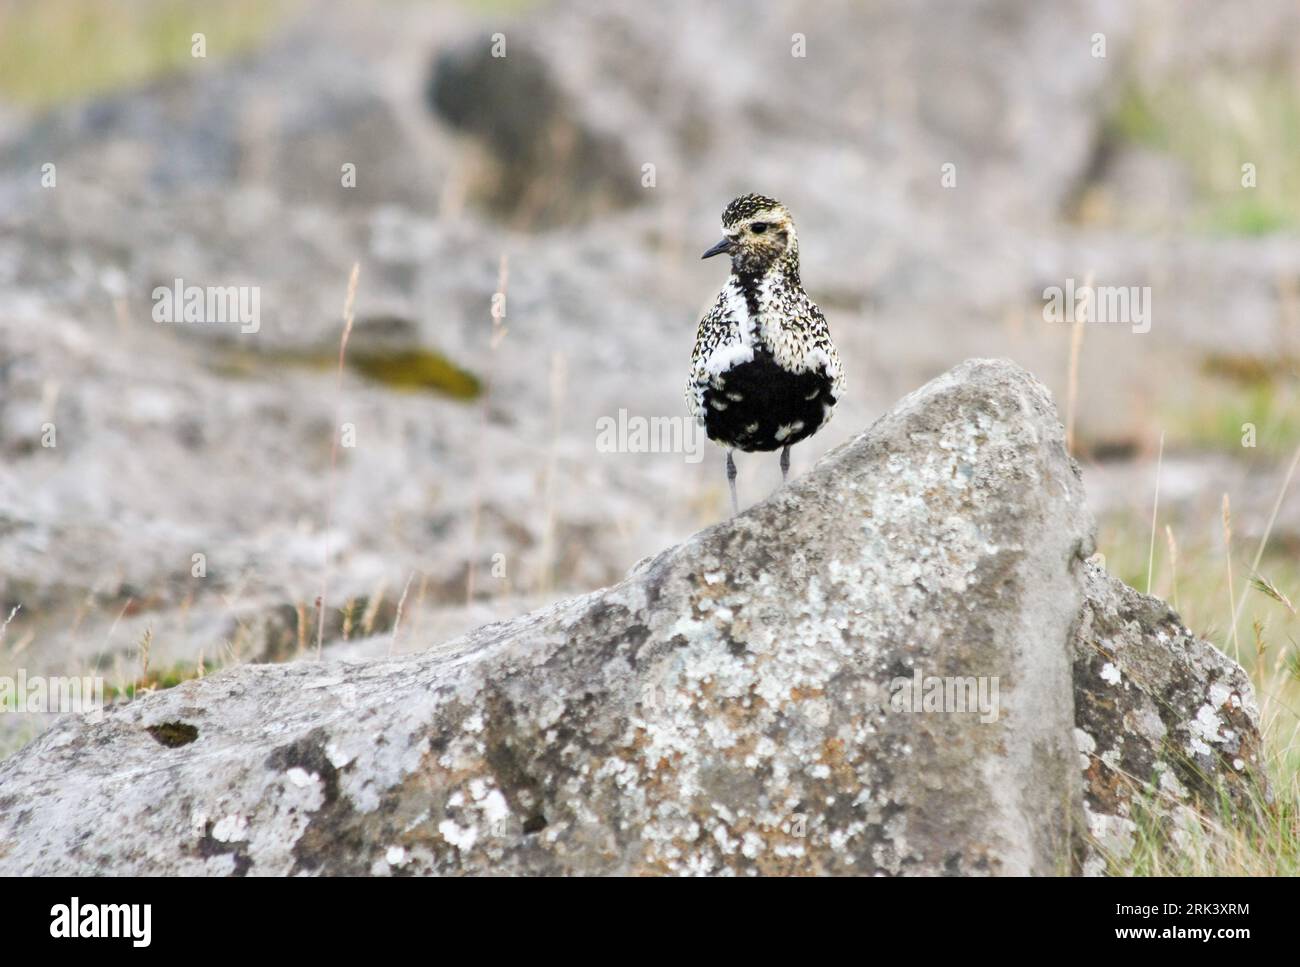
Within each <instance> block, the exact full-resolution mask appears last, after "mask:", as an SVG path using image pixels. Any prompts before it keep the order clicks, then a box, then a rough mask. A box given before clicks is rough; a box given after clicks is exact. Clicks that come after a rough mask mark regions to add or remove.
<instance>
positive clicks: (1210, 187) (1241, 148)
mask: <svg viewBox="0 0 1300 967" xmlns="http://www.w3.org/2000/svg"><path fill="white" fill-rule="evenodd" d="M1105 133H1106V136H1107V137H1108V138H1109V139H1110V140H1111V141H1112V142H1118V143H1120V144H1124V143H1127V144H1134V145H1140V146H1142V147H1146V148H1150V149H1153V150H1155V151H1160V152H1164V153H1168V154H1170V155H1172V156H1173V157H1175V158H1177V159H1178V160H1180V161H1181V162H1182V163H1183V164H1184V166H1185V168H1186V170H1187V171H1189V172H1190V174H1191V177H1192V181H1193V185H1194V189H1195V193H1196V199H1195V206H1194V211H1193V212H1192V214H1191V224H1190V226H1189V227H1190V228H1192V229H1194V230H1198V231H1201V232H1205V233H1209V234H1217V235H1266V234H1270V233H1272V232H1277V231H1283V230H1288V229H1296V228H1297V227H1300V85H1298V84H1297V83H1296V81H1295V80H1294V79H1293V78H1290V77H1287V76H1286V75H1285V74H1280V73H1277V72H1266V71H1264V70H1255V71H1234V72H1232V73H1231V74H1228V73H1226V72H1221V71H1215V70H1213V69H1208V68H1207V70H1206V71H1205V72H1204V73H1203V74H1202V75H1199V76H1198V77H1197V78H1196V79H1195V80H1194V81H1191V82H1189V81H1185V80H1182V81H1167V82H1163V83H1159V84H1143V83H1140V82H1138V81H1136V80H1134V81H1132V82H1131V83H1130V84H1129V86H1128V88H1127V89H1126V90H1125V92H1124V94H1123V95H1122V96H1121V98H1120V99H1119V102H1118V104H1117V106H1116V109H1115V111H1114V113H1113V114H1112V116H1111V117H1110V119H1109V121H1108V123H1107V125H1106V132H1105ZM1246 163H1249V164H1253V165H1254V166H1255V178H1256V184H1255V187H1253V188H1247V187H1244V186H1243V185H1242V165H1243V164H1246Z"/></svg>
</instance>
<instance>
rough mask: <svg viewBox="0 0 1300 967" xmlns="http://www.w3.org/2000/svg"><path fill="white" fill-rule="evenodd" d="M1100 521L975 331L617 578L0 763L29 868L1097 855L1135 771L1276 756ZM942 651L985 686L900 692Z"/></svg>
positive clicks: (999, 865)
mask: <svg viewBox="0 0 1300 967" xmlns="http://www.w3.org/2000/svg"><path fill="white" fill-rule="evenodd" d="M1092 526H1093V525H1092V521H1091V518H1090V515H1089V514H1088V512H1087V509H1086V507H1085V504H1084V499H1083V491H1082V484H1081V480H1080V477H1079V471H1078V467H1077V466H1076V465H1075V463H1074V461H1073V460H1072V459H1071V458H1070V457H1069V456H1068V454H1067V453H1066V450H1065V440H1064V431H1063V429H1062V427H1061V425H1060V423H1059V422H1058V419H1057V416H1056V412H1055V409H1054V407H1053V405H1052V401H1051V399H1050V398H1049V396H1048V394H1047V391H1046V389H1045V388H1044V387H1043V386H1042V385H1041V384H1040V383H1038V382H1037V381H1035V380H1034V379H1033V378H1032V377H1031V376H1029V375H1028V374H1027V373H1025V372H1024V371H1023V370H1020V369H1018V368H1017V367H1015V366H1013V365H1011V364H1009V363H1006V362H995V361H984V360H976V361H972V362H969V363H966V364H964V365H962V366H960V367H958V368H957V369H955V370H953V371H952V372H950V373H948V374H945V375H944V376H941V377H940V378H938V379H936V380H934V381H933V382H931V383H929V384H928V385H926V386H925V387H923V388H922V389H920V390H918V391H916V392H915V393H912V394H910V395H909V396H907V397H906V398H905V399H903V400H902V401H901V402H900V403H899V404H898V405H897V406H896V407H894V408H893V409H892V410H891V411H890V412H889V413H888V414H886V415H885V416H884V417H883V418H881V419H880V420H879V421H878V422H877V423H875V425H874V426H872V428H871V429H870V430H868V431H866V432H864V433H862V434H860V435H859V436H857V437H855V438H853V439H852V440H850V441H849V442H847V443H845V444H844V445H843V446H841V447H839V448H837V449H836V450H834V451H833V452H832V453H830V454H828V455H827V456H826V457H825V458H824V459H823V460H822V461H820V462H819V463H818V464H817V466H816V467H815V468H814V469H813V470H812V471H810V472H809V473H808V474H806V475H805V476H803V477H802V478H801V479H799V480H798V481H797V482H795V483H794V484H793V485H791V486H790V487H788V488H786V489H784V490H782V491H781V492H780V493H779V494H776V495H774V496H772V497H770V498H768V499H767V500H765V501H764V502H762V503H761V504H759V505H758V506H757V507H755V508H753V509H752V510H750V511H748V512H746V513H744V514H742V515H740V516H738V517H736V518H733V519H732V520H729V521H726V522H724V523H721V524H718V525H715V526H713V527H711V528H709V529H707V530H705V531H702V532H701V533H699V534H697V535H696V536H694V537H693V538H691V539H690V540H688V541H687V542H685V543H683V544H681V545H678V546H676V547H672V548H669V549H667V550H665V551H663V552H662V553H660V554H658V555H657V556H655V557H653V558H651V559H648V560H646V561H643V562H641V563H640V564H638V566H637V567H636V568H635V569H634V570H633V571H632V573H631V574H629V575H628V577H627V578H626V579H625V580H623V581H622V582H620V583H619V584H617V585H615V586H613V587H611V588H608V589H605V590H603V591H598V592H594V593H591V594H587V595H582V596H579V597H575V598H571V599H569V600H567V601H564V602H561V603H559V604H556V605H553V606H551V607H548V608H545V609H542V610H539V611H537V612H534V613H533V614H530V615H528V616H526V617H523V618H519V619H515V620H513V621H508V622H503V623H496V624H491V625H487V626H485V627H483V628H480V629H478V630H477V631H474V632H471V633H470V634H469V635H467V636H465V637H463V638H459V639H456V640H453V641H450V642H447V643H446V644H443V645H439V646H437V647H434V648H431V649H429V650H426V651H423V652H421V653H419V654H417V655H412V656H407V657H401V658H378V659H370V660H362V661H329V662H326V663H316V662H292V663H288V664H281V665H264V666H257V665H253V666H244V667H241V668H237V669H231V670H228V671H225V672H222V673H220V674H219V675H216V676H213V677H211V678H208V679H205V680H203V681H190V682H186V683H183V684H181V685H178V686H177V687H175V688H172V689H169V690H166V691H162V692H159V693H157V694H154V695H152V696H149V697H147V698H142V699H140V700H137V701H135V702H131V703H128V704H125V705H120V706H117V707H115V708H113V709H110V710H109V711H108V712H107V713H106V714H103V715H102V716H100V718H99V719H98V720H95V719H92V718H91V717H88V716H83V717H75V716H68V717H65V718H64V719H62V720H60V722H59V723H58V724H57V725H55V726H54V727H53V728H52V729H50V730H49V731H47V732H46V733H45V735H43V736H42V737H41V738H40V739H39V740H38V741H37V742H35V743H34V744H32V745H31V746H29V747H28V748H27V749H26V750H24V751H23V752H21V753H19V754H18V755H17V756H14V757H11V758H10V759H9V760H7V761H6V762H5V763H3V764H0V873H6V874H60V873H63V874H66V873H72V874H104V873H114V874H122V873H128V874H130V873H135V874H139V873H168V874H190V875H193V874H227V875H249V874H281V875H283V874H290V873H316V874H364V873H374V874H381V875H386V874H395V875H409V874H422V873H548V874H555V873H584V874H596V873H617V874H646V873H673V874H744V875H753V874H758V873H768V874H772V873H822V874H825V873H832V874H850V873H851V874H872V873H887V874H929V875H936V874H955V875H970V874H983V875H990V874H993V875H996V874H1020V875H1024V874H1038V875H1044V874H1064V873H1071V872H1080V871H1084V872H1095V871H1097V870H1099V869H1100V867H1101V864H1102V863H1103V859H1102V856H1101V854H1100V853H1099V852H1098V851H1097V849H1096V847H1095V844H1096V843H1097V842H1101V843H1103V844H1104V845H1105V846H1106V847H1107V848H1108V849H1111V850H1115V851H1118V852H1122V851H1123V849H1124V848H1125V846H1126V845H1127V842H1126V837H1128V838H1129V839H1130V840H1131V837H1132V836H1133V829H1134V827H1133V824H1132V821H1131V820H1130V819H1129V818H1128V817H1129V815H1130V806H1131V798H1130V797H1131V795H1132V794H1133V793H1134V792H1135V791H1139V790H1141V789H1143V788H1144V787H1145V786H1146V785H1147V784H1156V783H1158V784H1159V785H1160V786H1161V787H1162V789H1165V790H1168V791H1169V795H1170V797H1171V800H1172V802H1173V803H1174V807H1173V808H1186V805H1185V804H1194V803H1195V802H1196V797H1198V796H1199V797H1201V798H1202V799H1204V798H1207V797H1208V798H1212V797H1213V796H1214V795H1216V794H1217V790H1218V789H1219V788H1220V787H1221V786H1223V787H1226V788H1227V789H1229V790H1230V791H1233V792H1235V791H1238V790H1240V789H1242V788H1244V787H1245V785H1246V777H1248V776H1250V775H1252V774H1254V773H1256V772H1257V770H1258V768H1259V765H1260V762H1259V732H1258V711H1257V709H1256V707H1255V702H1254V696H1253V692H1252V690H1251V686H1250V683H1249V681H1248V680H1247V679H1246V677H1245V676H1244V675H1243V674H1242V673H1241V671H1240V669H1239V668H1237V667H1236V666H1235V665H1233V664H1232V663H1231V662H1230V661H1228V660H1227V659H1226V658H1224V657H1223V656H1222V655H1221V654H1220V653H1219V652H1217V651H1216V650H1215V649H1214V648H1213V646H1211V645H1209V644H1208V643H1206V642H1203V641H1199V640H1197V639H1196V638H1195V637H1194V636H1192V635H1190V634H1189V633H1188V632H1187V631H1186V630H1185V629H1183V628H1182V627H1181V626H1180V625H1179V624H1178V622H1177V619H1176V617H1175V616H1173V615H1171V614H1170V613H1169V612H1168V610H1167V609H1165V608H1163V606H1161V605H1160V602H1158V601H1156V600H1155V599H1151V598H1146V597H1144V596H1141V595H1138V594H1136V593H1135V592H1131V591H1129V590H1128V589H1127V588H1125V587H1124V586H1123V585H1121V584H1119V582H1117V581H1115V580H1114V579H1113V578H1110V577H1108V576H1107V575H1105V573H1104V572H1102V571H1100V570H1098V569H1096V568H1094V567H1092V566H1091V565H1089V564H1088V563H1086V560H1085V559H1086V557H1088V556H1089V555H1090V554H1091V551H1092V544H1093V537H1092ZM1171 638H1172V642H1171ZM935 678H940V679H969V680H970V681H972V682H974V681H976V680H977V679H979V680H983V681H984V682H985V684H982V685H980V686H978V689H979V690H978V696H979V700H978V702H976V701H974V698H975V695H976V694H977V693H976V692H971V693H969V694H970V696H971V699H972V701H971V702H970V703H969V704H966V705H963V706H960V707H957V706H954V707H950V708H946V709H942V710H940V709H933V708H931V707H930V706H929V704H928V700H926V701H927V703H926V704H924V705H922V704H921V703H922V700H923V699H922V696H921V695H919V694H918V695H917V696H916V697H915V698H914V699H913V700H908V699H906V698H904V699H903V700H902V703H901V704H899V696H900V692H899V690H898V688H897V683H898V682H900V681H902V682H912V681H922V682H926V683H929V682H931V681H933V680H934V679H935ZM988 683H995V684H996V691H993V690H992V689H991V687H990V685H989V684H988ZM925 687H926V688H927V689H929V688H931V687H932V686H931V685H929V684H927V685H926V686H925ZM1184 762H1185V763H1186V765H1184V764H1183V763H1184ZM1193 772H1194V774H1195V775H1196V776H1197V777H1198V782H1200V783H1201V784H1200V785H1198V784H1196V783H1193V782H1192V781H1191V780H1190V778H1189V776H1190V775H1191V774H1192V773H1193ZM1180 779H1181V781H1180ZM1130 781H1131V782H1132V783H1133V784H1134V785H1133V786H1132V787H1129V786H1127V785H1126V783H1128V782H1130ZM1184 783H1185V784H1184ZM1160 806H1161V808H1163V809H1164V810H1166V811H1168V812H1172V811H1173V808H1171V807H1169V806H1167V805H1165V804H1164V803H1163V802H1161V804H1160Z"/></svg>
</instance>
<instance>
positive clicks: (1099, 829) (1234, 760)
mask: <svg viewBox="0 0 1300 967" xmlns="http://www.w3.org/2000/svg"><path fill="white" fill-rule="evenodd" d="M1084 580H1085V584H1084V587H1085V590H1086V593H1087V594H1086V599H1085V604H1084V607H1083V611H1082V613H1081V615H1080V621H1079V628H1078V631H1077V633H1076V635H1075V638H1074V702H1075V722H1076V725H1077V732H1076V738H1077V739H1078V743H1079V752H1080V765H1081V766H1082V768H1083V770H1084V783H1085V785H1084V807H1085V809H1086V811H1087V816H1088V829H1089V832H1090V834H1091V839H1092V845H1091V846H1090V848H1089V851H1088V856H1087V860H1086V863H1085V866H1086V870H1087V872H1090V873H1100V872H1102V871H1103V870H1104V869H1105V860H1106V854H1109V855H1110V856H1112V857H1114V858H1117V859H1122V858H1123V857H1124V856H1126V855H1127V854H1128V852H1129V850H1130V849H1131V848H1132V846H1133V842H1134V836H1135V834H1136V832H1137V825H1136V823H1135V818H1136V815H1135V814H1136V810H1137V808H1139V806H1140V807H1141V808H1145V809H1148V810H1151V811H1152V812H1153V813H1154V815H1155V816H1156V817H1157V818H1158V819H1160V820H1164V821H1168V823H1169V824H1171V827H1170V828H1171V830H1172V829H1173V828H1176V826H1177V824H1178V823H1179V822H1181V821H1183V820H1184V819H1185V818H1186V813H1185V812H1184V809H1185V807H1187V806H1190V805H1193V804H1196V803H1214V804H1217V803H1219V802H1220V801H1221V799H1222V798H1226V799H1227V800H1228V801H1229V802H1230V803H1231V804H1232V805H1233V806H1234V807H1237V808H1254V807H1256V806H1257V805H1259V803H1260V800H1261V798H1263V797H1266V796H1267V794H1268V790H1267V782H1266V780H1265V779H1264V778H1263V777H1262V775H1261V771H1260V765H1261V763H1260V735H1259V711H1258V709H1257V708H1256V706H1255V693H1254V689H1253V688H1252V686H1251V683H1250V679H1249V678H1248V677H1247V676H1246V673H1245V672H1244V671H1243V670H1242V669H1241V666H1239V665H1238V664H1237V663H1236V662H1234V661H1233V660H1232V659H1230V658H1229V657H1228V656H1227V655H1225V654H1223V652H1221V651H1219V650H1218V649H1217V648H1215V647H1214V646H1213V645H1212V644H1210V643H1209V642H1207V641H1203V640H1201V639H1199V638H1197V637H1196V636H1195V635H1193V634H1192V633H1191V632H1190V631H1188V630H1187V629H1186V628H1185V627H1183V625H1182V622H1181V621H1180V620H1179V618H1178V615H1177V614H1175V613H1174V611H1173V609H1171V608H1170V607H1169V606H1168V605H1167V604H1165V603H1164V602H1163V601H1161V600H1159V599H1158V598H1153V597H1150V596H1148V595H1145V594H1139V593H1138V592H1137V591H1134V590H1133V589H1132V588H1130V587H1128V586H1127V585H1125V584H1123V583H1122V582H1120V581H1117V580H1115V579H1114V578H1112V577H1110V576H1109V575H1107V574H1106V572H1105V571H1103V570H1102V569H1101V568H1099V567H1097V566H1096V565H1095V564H1091V563H1090V564H1088V565H1087V567H1086V569H1085V571H1084ZM1097 847H1100V849H1098V848H1097Z"/></svg>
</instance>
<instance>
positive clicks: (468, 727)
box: [464, 712, 483, 735]
mask: <svg viewBox="0 0 1300 967" xmlns="http://www.w3.org/2000/svg"><path fill="white" fill-rule="evenodd" d="M464 729H465V731H466V732H472V733H474V734H476V735H477V734H478V733H479V732H482V731H483V713H482V712H475V713H474V714H473V715H471V716H470V717H469V718H467V719H466V720H465V725H464Z"/></svg>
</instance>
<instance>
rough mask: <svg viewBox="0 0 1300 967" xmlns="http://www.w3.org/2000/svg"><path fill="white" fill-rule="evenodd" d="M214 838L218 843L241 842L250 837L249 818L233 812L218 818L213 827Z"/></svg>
mask: <svg viewBox="0 0 1300 967" xmlns="http://www.w3.org/2000/svg"><path fill="white" fill-rule="evenodd" d="M212 838H213V839H215V840H216V841H217V842H218V843H240V842H243V841H244V840H246V839H248V820H247V819H245V818H244V817H243V816H240V815H238V814H233V813H232V814H231V815H229V816H225V817H223V818H221V819H219V820H217V822H216V825H215V826H213V827H212Z"/></svg>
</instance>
